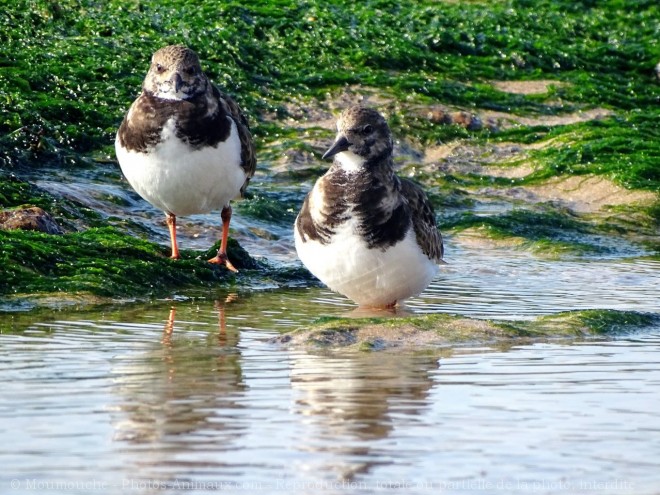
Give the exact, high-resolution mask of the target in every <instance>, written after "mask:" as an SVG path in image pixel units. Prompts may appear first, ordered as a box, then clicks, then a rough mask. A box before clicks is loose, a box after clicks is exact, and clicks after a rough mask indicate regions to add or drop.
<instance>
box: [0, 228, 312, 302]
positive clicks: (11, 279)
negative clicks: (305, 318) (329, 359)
mask: <svg viewBox="0 0 660 495" xmlns="http://www.w3.org/2000/svg"><path fill="white" fill-rule="evenodd" d="M217 249H218V243H216V245H214V246H213V247H211V248H210V249H209V250H208V251H206V252H196V251H190V250H182V251H181V256H182V258H181V259H179V260H172V259H170V258H169V257H168V252H167V251H168V250H167V249H166V248H164V247H162V246H160V245H158V244H155V243H153V242H150V241H146V240H143V239H140V238H137V237H134V236H131V235H127V234H125V233H123V232H121V231H119V230H117V229H115V228H112V227H104V228H90V229H87V230H85V231H83V232H73V233H68V234H64V235H49V234H44V233H41V232H32V231H9V232H7V231H1V230H0V264H1V265H2V266H3V269H2V274H3V276H2V277H1V278H0V295H4V296H12V295H16V294H23V295H30V294H33V295H35V300H38V299H39V297H41V296H42V295H43V294H46V293H54V294H62V296H63V297H65V298H67V297H71V294H88V295H91V296H96V297H98V298H101V299H99V300H101V301H102V300H103V298H121V297H123V298H132V297H158V296H166V295H170V294H172V293H173V292H177V291H186V290H194V289H204V288H206V289H214V290H216V289H218V288H220V287H233V286H235V285H237V284H244V285H274V284H278V285H282V284H283V285H292V284H295V283H300V281H301V280H306V281H309V274H308V273H306V272H305V271H302V270H299V269H284V268H275V267H272V266H270V265H269V264H268V263H266V262H263V261H258V260H255V259H253V258H251V257H250V256H249V254H248V253H247V252H246V251H245V250H244V249H243V248H242V247H241V246H240V245H239V244H238V243H237V242H236V241H235V240H234V239H230V240H229V243H228V246H227V252H228V255H229V259H230V260H231V261H232V263H233V264H234V266H236V268H238V269H239V273H238V274H233V273H231V272H229V271H228V270H227V269H226V268H225V267H222V266H216V265H212V264H210V263H208V262H207V261H206V260H207V259H209V258H211V257H212V256H214V255H215V254H216V253H217ZM10 306H11V305H10ZM9 309H12V308H11V307H10V308H9ZM17 309H20V308H17Z"/></svg>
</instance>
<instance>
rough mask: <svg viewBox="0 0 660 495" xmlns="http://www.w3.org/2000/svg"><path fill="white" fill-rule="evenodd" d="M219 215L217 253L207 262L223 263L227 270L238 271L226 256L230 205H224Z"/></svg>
mask: <svg viewBox="0 0 660 495" xmlns="http://www.w3.org/2000/svg"><path fill="white" fill-rule="evenodd" d="M220 217H221V218H222V238H221V239H220V249H218V254H217V255H216V256H215V257H213V258H211V259H210V260H209V263H214V264H216V265H225V266H226V267H227V269H228V270H231V271H232V272H238V270H237V269H236V268H235V267H234V265H232V264H231V261H229V258H228V257H227V238H228V237H229V221H230V220H231V206H229V205H227V206H225V207H224V208H223V209H222V212H221V213H220Z"/></svg>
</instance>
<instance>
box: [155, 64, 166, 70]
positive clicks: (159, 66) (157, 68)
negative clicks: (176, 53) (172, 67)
mask: <svg viewBox="0 0 660 495" xmlns="http://www.w3.org/2000/svg"><path fill="white" fill-rule="evenodd" d="M156 71H157V72H164V71H165V67H163V66H162V65H160V64H156Z"/></svg>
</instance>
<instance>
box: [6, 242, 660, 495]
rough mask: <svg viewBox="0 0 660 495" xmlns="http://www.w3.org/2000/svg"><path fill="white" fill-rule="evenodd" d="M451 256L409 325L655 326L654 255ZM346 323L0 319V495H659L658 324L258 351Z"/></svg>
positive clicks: (238, 311) (164, 306)
mask: <svg viewBox="0 0 660 495" xmlns="http://www.w3.org/2000/svg"><path fill="white" fill-rule="evenodd" d="M460 254H461V256H456V257H455V259H454V260H452V259H449V261H450V264H449V265H447V266H446V267H445V268H444V270H443V274H442V276H441V277H440V279H439V280H438V281H437V282H436V283H435V284H434V286H433V287H431V288H430V289H429V290H428V291H427V292H426V293H425V294H423V295H422V296H421V297H420V298H416V299H415V300H413V301H411V302H410V304H409V308H410V309H411V310H413V311H418V312H422V311H443V312H449V313H456V314H465V315H469V316H472V317H477V318H531V317H534V316H538V315H541V314H547V313H553V312H557V311H564V310H569V309H578V308H616V309H629V310H638V311H650V312H657V311H658V309H657V288H658V287H660V275H659V274H660V266H659V264H658V262H655V261H650V260H639V259H638V260H632V261H625V260H624V261H621V260H602V261H598V260H596V261H589V262H581V261H574V262H571V261H563V262H547V263H546V262H543V261H538V260H533V262H532V259H531V258H527V257H526V255H524V254H522V253H521V254H520V255H519V256H517V255H515V254H514V255H512V254H511V253H508V255H507V258H506V259H501V258H497V257H492V254H491V257H492V259H491V260H488V259H486V258H483V256H484V255H480V254H479V253H477V252H475V253H470V252H463V253H460ZM480 256H482V258H480ZM350 309H352V306H351V305H350V304H349V303H348V302H347V301H345V300H343V299H341V298H339V297H337V296H335V295H333V294H330V293H328V292H327V291H325V290H322V289H300V290H280V291H272V292H267V291H266V292H256V293H237V294H226V293H223V294H216V295H213V296H209V297H208V298H205V299H198V300H179V301H160V302H155V303H152V304H147V305H134V306H123V307H120V308H116V309H115V308H108V309H106V310H104V311H95V312H75V311H67V312H62V313H57V312H55V313H46V314H43V313H41V314H38V315H37V314H35V315H24V316H21V315H18V316H9V315H5V316H3V317H2V318H3V321H2V324H1V326H2V328H3V333H2V334H0V373H1V375H0V376H2V382H3V385H2V394H0V431H1V432H2V444H1V445H0V465H1V466H2V469H1V470H0V492H2V493H26V492H28V491H33V492H34V491H37V492H40V493H92V492H102V493H179V492H185V493H217V492H219V491H223V492H226V493H304V494H307V493H309V494H313V493H331V494H334V493H336V494H340V493H358V492H359V493H411V494H422V493H433V494H437V493H458V494H463V493H599V494H603V493H616V494H622V493H626V494H652V493H660V419H659V417H660V416H658V411H660V328H657V329H651V330H650V331H644V332H643V333H639V334H633V335H627V336H623V337H620V338H618V339H615V340H613V341H612V340H610V341H598V340H592V341H586V342H574V343H570V344H568V343H567V344H562V345H559V344H556V343H553V344H548V343H544V344H535V345H524V346H515V347H511V348H504V347H495V348H491V347H484V348H461V349H454V350H448V349H445V350H440V349H438V350H432V351H429V350H424V351H418V352H405V353H401V352H379V353H357V352H355V353H353V352H346V351H342V350H339V351H327V352H321V351H318V352H315V351H305V350H291V349H286V348H283V347H281V346H280V345H278V344H275V343H272V341H271V339H272V337H274V336H276V335H278V333H279V332H280V331H282V330H288V329H291V328H292V327H295V326H299V325H302V324H305V323H308V322H310V321H312V320H314V319H315V318H316V317H318V316H319V315H320V314H336V315H342V314H345V313H347V312H348V311H349V310H350Z"/></svg>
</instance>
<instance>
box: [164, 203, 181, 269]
mask: <svg viewBox="0 0 660 495" xmlns="http://www.w3.org/2000/svg"><path fill="white" fill-rule="evenodd" d="M166 215H167V228H168V229H170V240H171V241H172V255H171V256H170V258H172V259H173V260H178V259H179V257H180V256H179V247H178V246H177V244H176V215H174V214H173V213H167V214H166Z"/></svg>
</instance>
